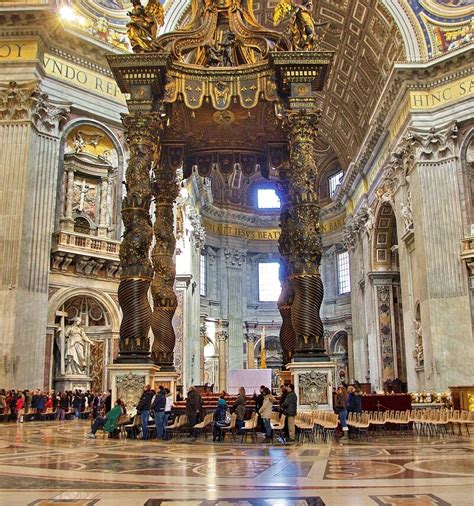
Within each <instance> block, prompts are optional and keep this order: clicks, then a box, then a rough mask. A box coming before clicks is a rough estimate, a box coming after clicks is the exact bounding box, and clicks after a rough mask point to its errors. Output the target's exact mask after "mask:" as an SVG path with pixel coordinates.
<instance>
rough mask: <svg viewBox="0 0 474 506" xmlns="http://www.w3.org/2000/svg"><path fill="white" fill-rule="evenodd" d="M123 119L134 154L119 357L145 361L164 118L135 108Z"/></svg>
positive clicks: (126, 208) (125, 204)
mask: <svg viewBox="0 0 474 506" xmlns="http://www.w3.org/2000/svg"><path fill="white" fill-rule="evenodd" d="M122 121H123V124H124V126H125V129H126V130H125V133H126V139H127V142H128V145H129V147H130V159H129V162H128V167H127V173H126V176H125V186H126V192H127V194H126V196H125V197H124V199H123V201H122V219H123V223H124V225H125V231H124V235H123V240H122V244H121V245H120V265H121V267H122V275H121V281H120V286H119V289H118V299H119V304H120V307H121V308H122V313H123V317H122V323H121V325H120V343H119V349H120V355H119V358H118V362H146V361H148V360H149V359H150V340H149V337H148V333H149V330H150V322H151V308H150V304H149V302H148V289H149V287H150V282H151V280H152V278H153V269H152V266H151V262H150V258H149V251H150V246H151V241H152V238H153V232H152V225H151V220H150V214H149V212H150V203H151V197H152V195H151V185H150V175H149V174H150V169H151V165H152V161H153V153H154V151H155V149H156V145H157V143H158V132H159V130H160V126H161V120H160V119H159V116H158V115H157V114H155V113H130V114H126V115H124V116H123V117H122Z"/></svg>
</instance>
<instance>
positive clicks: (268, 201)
mask: <svg viewBox="0 0 474 506" xmlns="http://www.w3.org/2000/svg"><path fill="white" fill-rule="evenodd" d="M257 205H258V208H259V209H280V206H281V204H280V199H279V198H278V195H277V193H276V191H275V190H274V189H273V188H259V189H258V190H257Z"/></svg>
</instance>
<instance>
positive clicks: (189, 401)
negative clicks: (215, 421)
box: [186, 386, 202, 439]
mask: <svg viewBox="0 0 474 506" xmlns="http://www.w3.org/2000/svg"><path fill="white" fill-rule="evenodd" d="M201 411H202V399H201V396H200V395H199V392H198V391H197V390H196V389H195V388H194V387H193V386H190V387H189V390H188V396H187V397H186V415H187V417H188V423H189V425H190V427H191V432H190V433H189V437H191V438H193V439H196V431H195V430H194V426H195V425H196V424H197V423H198V421H199V418H200V416H201V415H202V413H201Z"/></svg>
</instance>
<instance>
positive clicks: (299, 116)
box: [282, 109, 325, 360]
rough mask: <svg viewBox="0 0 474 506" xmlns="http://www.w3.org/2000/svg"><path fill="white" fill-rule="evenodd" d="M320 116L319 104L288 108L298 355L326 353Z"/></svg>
mask: <svg viewBox="0 0 474 506" xmlns="http://www.w3.org/2000/svg"><path fill="white" fill-rule="evenodd" d="M318 120H319V113H318V112H316V111H315V110H309V111H307V110H305V109H300V110H290V111H287V113H286V127H287V132H288V138H289V148H290V167H291V173H290V178H289V185H288V206H287V207H288V211H287V212H288V214H287V217H286V220H285V228H286V234H285V235H286V237H285V242H286V243H287V244H288V246H287V249H289V251H290V252H289V254H288V255H287V258H288V268H289V273H290V274H289V278H288V284H289V285H290V286H291V288H292V290H293V300H292V303H291V325H292V328H293V331H294V334H295V353H294V359H295V360H298V359H304V360H307V359H312V358H315V357H318V356H325V350H324V338H323V332H324V329H323V323H322V321H321V317H320V309H321V305H322V302H323V296H324V289H323V283H322V281H321V276H320V272H319V266H320V264H321V256H322V246H321V233H320V229H319V213H320V205H319V201H318V194H317V186H316V180H317V176H318V167H317V165H316V160H315V158H314V142H315V139H316V130H317V129H316V125H317V122H318ZM282 231H283V230H282ZM286 290H287V293H290V290H289V289H288V288H287V289H286ZM282 316H283V315H282Z"/></svg>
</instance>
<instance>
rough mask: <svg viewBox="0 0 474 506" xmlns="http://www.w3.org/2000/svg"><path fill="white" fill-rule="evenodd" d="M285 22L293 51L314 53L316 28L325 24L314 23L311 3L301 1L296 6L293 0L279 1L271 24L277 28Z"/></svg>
mask: <svg viewBox="0 0 474 506" xmlns="http://www.w3.org/2000/svg"><path fill="white" fill-rule="evenodd" d="M287 20H289V24H288V32H289V33H288V35H289V39H290V42H291V46H292V49H293V51H314V50H315V49H316V46H317V42H318V38H317V35H316V28H317V27H318V26H323V25H324V24H325V23H323V24H318V23H316V22H315V21H314V18H313V1H312V0H302V2H301V4H297V3H296V2H294V1H293V0H280V2H279V3H278V4H277V6H276V7H275V11H274V13H273V24H274V26H278V25H280V24H281V23H284V22H285V21H287Z"/></svg>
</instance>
